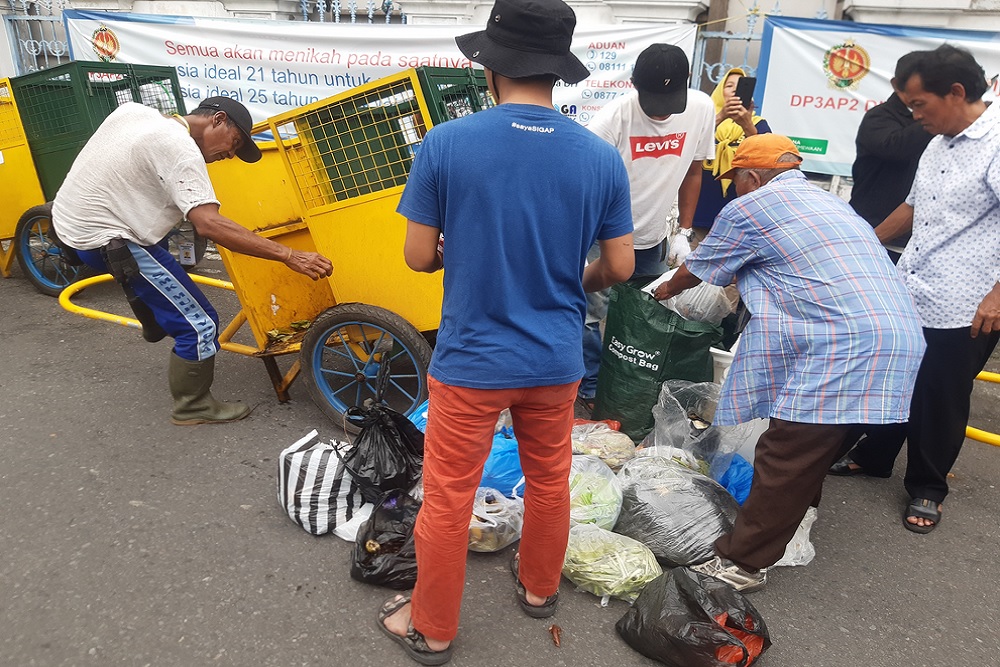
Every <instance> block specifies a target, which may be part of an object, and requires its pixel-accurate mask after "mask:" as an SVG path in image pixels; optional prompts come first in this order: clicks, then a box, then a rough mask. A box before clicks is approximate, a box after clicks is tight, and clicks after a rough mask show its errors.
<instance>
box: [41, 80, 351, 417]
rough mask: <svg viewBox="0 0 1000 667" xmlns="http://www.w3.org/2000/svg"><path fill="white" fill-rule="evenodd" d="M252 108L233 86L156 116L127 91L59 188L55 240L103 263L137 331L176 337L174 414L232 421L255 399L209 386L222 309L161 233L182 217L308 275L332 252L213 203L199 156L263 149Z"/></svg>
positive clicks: (253, 154)
mask: <svg viewBox="0 0 1000 667" xmlns="http://www.w3.org/2000/svg"><path fill="white" fill-rule="evenodd" d="M252 126H253V122H252V120H251V118H250V112H248V111H247V110H246V108H245V107H244V106H243V105H242V104H240V103H239V102H237V101H235V100H232V99H230V98H228V97H210V98H208V99H206V100H204V101H203V102H202V103H201V104H200V105H199V106H198V108H197V109H195V110H194V111H193V112H191V113H190V114H189V115H187V116H180V115H174V116H172V117H168V116H163V115H161V114H160V113H159V112H158V111H157V110H155V109H152V108H150V107H145V106H143V105H141V104H135V103H131V102H130V103H127V104H123V105H121V106H120V107H119V108H118V109H116V110H115V111H114V112H112V113H111V115H109V116H108V117H107V118H106V119H105V121H104V122H103V123H102V124H101V126H100V127H99V128H98V129H97V131H96V132H95V133H94V135H93V136H92V137H91V138H90V140H89V141H88V142H87V144H86V145H85V146H84V147H83V150H81V151H80V154H79V156H77V158H76V160H75V161H74V163H73V166H72V168H71V169H70V171H69V174H68V175H67V176H66V180H65V181H64V182H63V185H62V187H61V188H60V189H59V192H58V193H57V194H56V198H55V202H54V203H53V207H52V224H53V227H54V229H55V232H56V234H57V235H58V238H59V240H60V243H62V244H64V245H66V246H68V247H69V248H71V249H73V250H75V251H76V254H77V255H79V257H80V259H81V260H82V261H83V262H84V263H86V264H88V265H90V266H92V267H94V268H95V269H97V270H98V271H101V272H105V271H109V272H110V273H111V274H112V275H114V276H115V278H116V280H118V282H119V283H120V284H121V285H122V287H123V288H124V290H125V294H126V296H127V297H128V300H129V305H131V306H132V309H133V310H134V311H135V313H136V316H137V317H138V319H139V321H140V322H141V323H142V328H143V337H144V338H145V339H146V340H149V341H151V342H155V341H158V340H161V339H162V338H164V337H165V336H170V337H172V338H173V339H174V349H173V353H172V354H171V355H170V365H169V371H168V377H169V381H170V392H171V395H172V396H173V399H174V408H173V415H172V421H173V423H174V424H179V425H189V424H204V423H220V422H229V421H235V420H237V419H242V418H243V417H246V416H247V415H248V414H249V412H250V409H249V408H248V407H247V406H246V405H243V404H242V403H226V402H223V401H218V400H216V399H215V398H214V397H213V396H212V393H211V391H210V387H211V385H212V381H213V378H214V373H215V353H216V352H218V350H219V341H218V331H219V318H218V315H217V314H216V312H215V309H214V308H212V305H211V304H210V303H209V302H208V299H206V298H205V295H204V294H202V293H201V290H199V289H198V287H197V286H196V285H195V284H194V282H193V281H192V280H191V278H190V277H188V275H187V273H186V272H185V271H184V269H183V268H181V266H180V265H179V264H178V263H177V261H176V260H175V259H174V258H173V256H172V255H171V254H170V253H169V252H168V251H167V250H166V249H165V247H164V246H165V243H164V242H163V240H164V239H165V237H166V236H167V234H169V233H170V231H171V229H172V228H173V227H174V225H175V224H177V222H178V221H180V220H181V219H183V218H187V219H188V220H190V221H191V224H192V225H194V228H195V231H197V232H198V233H199V234H200V235H202V236H204V237H206V238H209V239H211V240H213V241H215V242H216V243H218V244H219V245H222V246H224V247H226V248H228V249H230V250H232V251H234V252H241V253H245V254H248V255H253V256H254V257H260V258H263V259H271V260H275V261H280V262H284V263H285V265H286V266H288V268H290V269H292V270H293V271H297V272H298V273H302V274H305V275H307V276H309V277H311V278H312V279H313V280H318V279H320V278H322V277H324V276H329V275H330V274H331V272H332V265H331V264H330V261H329V260H328V259H326V258H325V257H323V256H322V255H319V254H317V253H314V252H304V251H299V250H293V249H291V248H288V247H286V246H283V245H280V244H278V243H275V242H274V241H271V240H269V239H265V238H263V237H261V236H257V235H256V234H253V233H252V232H250V231H249V230H247V229H245V228H244V227H241V226H240V225H238V224H236V223H235V222H233V221H232V220H230V219H229V218H227V217H225V216H223V215H222V214H221V213H220V212H219V201H218V200H217V199H216V197H215V191H214V190H213V188H212V182H211V181H210V180H209V177H208V170H207V169H206V167H205V165H206V164H207V163H209V162H216V161H218V160H227V159H230V158H232V157H238V158H240V159H241V160H243V161H244V162H256V161H257V160H259V159H260V150H259V149H258V148H257V146H256V144H254V142H253V140H252V139H251V137H250V131H251V128H252Z"/></svg>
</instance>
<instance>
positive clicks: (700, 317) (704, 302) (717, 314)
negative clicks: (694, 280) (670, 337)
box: [642, 269, 735, 326]
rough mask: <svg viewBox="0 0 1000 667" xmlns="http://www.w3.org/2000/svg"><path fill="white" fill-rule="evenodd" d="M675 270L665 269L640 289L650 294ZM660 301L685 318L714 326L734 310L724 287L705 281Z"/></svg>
mask: <svg viewBox="0 0 1000 667" xmlns="http://www.w3.org/2000/svg"><path fill="white" fill-rule="evenodd" d="M676 271H677V269H674V270H672V271H667V272H666V273H664V274H663V275H662V276H660V277H659V278H657V279H656V280H654V281H653V282H651V283H650V284H649V285H647V286H646V287H644V288H643V290H642V291H643V292H648V293H649V294H652V293H653V292H654V291H655V290H656V288H657V287H659V285H660V284H661V283H664V282H666V281H668V280H670V278H672V277H673V275H674V273H675V272H676ZM660 303H661V304H662V305H663V306H665V307H667V308H669V309H670V310H672V311H674V312H675V313H677V314H678V315H680V316H681V317H683V318H684V319H686V320H692V321H695V322H707V323H708V324H714V325H715V326H718V325H719V324H721V323H722V320H723V319H725V317H726V315H729V314H731V313H732V312H733V311H734V310H735V304H733V302H732V301H731V300H730V299H729V295H728V294H726V288H725V287H719V286H717V285H712V284H710V283H705V282H702V283H699V284H697V285H695V286H694V287H692V288H690V289H686V290H684V291H683V292H681V293H680V294H678V295H677V296H675V297H671V298H669V299H665V300H663V301H660Z"/></svg>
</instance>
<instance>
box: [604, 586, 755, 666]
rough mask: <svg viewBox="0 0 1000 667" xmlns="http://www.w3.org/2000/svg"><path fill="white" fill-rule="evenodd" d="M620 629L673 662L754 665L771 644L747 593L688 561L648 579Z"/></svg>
mask: <svg viewBox="0 0 1000 667" xmlns="http://www.w3.org/2000/svg"><path fill="white" fill-rule="evenodd" d="M615 630H617V631H618V634H619V635H621V637H622V639H624V640H625V643H627V644H628V645H629V646H631V647H632V648H634V649H635V650H636V651H638V652H639V653H642V654H643V655H644V656H646V657H648V658H652V659H653V660H658V661H660V662H662V663H663V664H665V665H670V666H671V667H728V666H730V665H736V666H737V667H749V665H752V664H753V663H754V662H756V660H757V658H758V657H759V656H760V655H761V654H762V653H763V652H764V651H766V650H767V649H768V647H770V646H771V637H770V635H769V634H768V631H767V625H766V624H765V623H764V619H763V618H761V616H760V613H759V612H758V611H757V610H756V609H755V608H754V606H753V605H752V604H750V601H749V600H747V598H746V597H745V596H744V595H743V594H742V593H739V592H737V591H736V589H735V588H733V587H732V586H730V585H729V584H727V583H725V582H723V581H719V580H718V579H715V578H713V577H709V576H707V575H704V574H700V573H698V572H694V571H692V570H689V569H687V568H683V567H678V568H674V569H672V570H668V571H666V572H664V573H663V574H662V575H660V576H659V577H657V578H656V579H654V580H653V581H651V582H649V583H648V584H646V587H645V588H644V589H643V590H642V593H640V594H639V598H638V599H637V600H636V601H635V604H634V605H633V606H632V607H631V608H630V609H629V610H628V611H627V612H626V613H625V615H624V616H622V617H621V619H619V621H618V623H616V624H615Z"/></svg>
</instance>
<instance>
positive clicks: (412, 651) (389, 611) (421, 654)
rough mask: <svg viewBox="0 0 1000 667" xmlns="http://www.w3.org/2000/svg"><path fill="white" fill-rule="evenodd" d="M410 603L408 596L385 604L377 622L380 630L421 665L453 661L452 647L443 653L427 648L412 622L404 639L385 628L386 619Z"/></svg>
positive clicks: (421, 635) (393, 599) (380, 608)
mask: <svg viewBox="0 0 1000 667" xmlns="http://www.w3.org/2000/svg"><path fill="white" fill-rule="evenodd" d="M409 603H410V598H409V596H406V595H404V596H402V597H400V598H396V597H391V598H389V599H388V600H386V601H385V602H383V603H382V606H381V607H379V610H378V618H377V619H376V621H375V622H376V623H377V624H378V627H379V630H381V631H382V632H384V633H385V634H386V636H387V637H389V639H391V640H392V641H394V642H396V643H397V644H399V645H400V646H402V647H403V650H404V651H406V654H407V655H408V656H410V657H411V658H413V659H414V660H416V661H417V662H419V663H420V664H421V665H443V664H444V663H446V662H448V661H449V660H451V646H449V647H448V648H446V649H444V650H441V651H434V650H432V649H431V648H430V647H429V646H427V640H426V638H425V637H424V635H423V634H421V633H420V632H418V631H417V630H415V629H414V627H413V621H412V620H411V621H410V627H409V628H407V630H406V635H405V636H402V637H401V636H399V635H397V634H396V633H394V632H392V631H391V630H389V628H387V627H385V619H387V618H389V617H390V616H392V615H393V614H395V613H396V612H397V611H399V610H400V609H402V608H403V607H405V606H406V605H408V604H409Z"/></svg>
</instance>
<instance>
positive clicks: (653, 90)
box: [632, 44, 691, 116]
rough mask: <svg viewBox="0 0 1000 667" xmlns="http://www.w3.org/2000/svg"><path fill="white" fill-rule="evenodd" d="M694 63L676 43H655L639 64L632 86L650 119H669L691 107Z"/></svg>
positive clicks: (637, 63) (637, 62) (633, 75)
mask: <svg viewBox="0 0 1000 667" xmlns="http://www.w3.org/2000/svg"><path fill="white" fill-rule="evenodd" d="M690 75H691V64H690V62H689V61H688V57H687V54H686V53H684V51H683V49H681V48H680V47H679V46H674V45H673V44H651V45H650V46H647V47H646V48H645V50H643V52H642V53H640V54H639V57H638V58H637V59H636V61H635V68H634V69H633V70H632V85H633V86H635V89H636V91H638V93H639V106H640V107H641V108H642V111H643V113H645V114H646V115H647V116H669V115H672V114H675V113H681V112H682V111H684V109H686V108H687V88H688V84H687V81H688V77H689V76H690Z"/></svg>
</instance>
